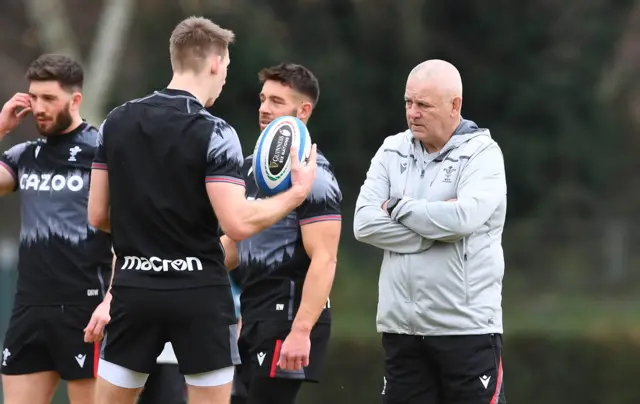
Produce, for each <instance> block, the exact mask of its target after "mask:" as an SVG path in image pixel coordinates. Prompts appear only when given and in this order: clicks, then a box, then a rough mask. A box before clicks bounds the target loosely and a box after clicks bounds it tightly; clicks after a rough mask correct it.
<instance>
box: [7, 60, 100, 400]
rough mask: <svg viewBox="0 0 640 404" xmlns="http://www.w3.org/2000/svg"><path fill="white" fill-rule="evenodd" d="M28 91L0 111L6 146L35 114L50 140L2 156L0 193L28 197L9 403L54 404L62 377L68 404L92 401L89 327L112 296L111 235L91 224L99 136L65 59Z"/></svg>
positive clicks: (78, 73)
mask: <svg viewBox="0 0 640 404" xmlns="http://www.w3.org/2000/svg"><path fill="white" fill-rule="evenodd" d="M26 78H27V80H28V81H29V92H28V94H23V93H18V94H16V95H14V96H13V97H12V98H11V99H10V100H9V101H8V102H7V103H6V104H5V105H4V107H3V108H2V112H0V141H1V140H2V139H3V138H4V137H5V136H6V135H7V134H8V133H9V132H10V131H12V130H13V129H14V128H15V127H16V126H17V125H18V124H19V123H20V122H21V121H22V120H23V119H24V118H25V117H26V116H27V115H28V114H29V113H31V114H32V115H33V117H34V119H35V121H36V127H37V129H38V131H39V132H40V134H42V135H43V138H41V139H38V140H35V141H31V142H25V143H20V144H18V145H16V146H14V147H12V148H10V149H9V150H8V151H6V152H4V154H2V155H1V156H0V196H4V195H7V194H9V193H11V192H13V191H19V192H20V194H21V198H20V199H21V220H22V224H21V231H20V255H19V266H18V286H17V293H16V296H15V304H14V308H13V313H12V315H11V320H10V322H9V329H8V330H7V333H6V336H5V339H4V346H3V348H2V352H1V355H0V367H1V369H2V375H3V376H2V390H3V395H4V402H5V403H7V404H48V403H49V402H50V401H51V397H52V396H53V394H54V392H55V390H56V387H57V385H58V382H59V380H60V378H62V379H64V380H67V382H68V383H67V386H68V393H69V401H70V402H71V404H80V403H92V402H93V389H94V384H95V374H96V369H97V366H98V353H99V348H98V345H97V344H86V343H85V342H84V341H83V332H82V330H83V328H84V327H85V325H86V324H87V322H88V321H89V319H90V317H91V313H92V312H93V310H94V309H95V307H96V306H97V305H98V303H100V301H101V300H102V298H103V296H104V293H105V280H106V281H108V279H109V278H108V276H109V271H110V262H111V251H110V238H109V236H108V235H107V234H105V233H102V232H100V231H97V230H96V229H95V228H93V227H91V226H90V225H89V223H88V221H87V199H88V194H89V175H90V171H91V163H92V161H93V156H94V154H95V151H96V145H97V139H98V131H97V129H95V128H94V127H92V126H91V125H89V124H88V123H86V122H84V121H83V120H82V118H81V117H80V112H79V111H80V105H81V103H82V85H83V71H82V67H81V66H80V65H79V64H78V63H77V62H76V61H74V60H73V59H71V58H69V57H67V56H63V55H52V54H50V55H43V56H41V57H39V58H38V59H36V60H35V61H34V62H33V63H32V64H31V66H30V67H29V68H28V70H27V73H26Z"/></svg>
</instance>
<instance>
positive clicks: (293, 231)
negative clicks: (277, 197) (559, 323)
mask: <svg viewBox="0 0 640 404" xmlns="http://www.w3.org/2000/svg"><path fill="white" fill-rule="evenodd" d="M252 159H253V156H249V157H248V158H247V159H246V160H245V162H244V166H243V173H244V178H245V182H246V185H247V189H246V196H247V199H261V198H265V196H264V195H263V194H262V193H261V192H260V190H259V189H258V187H257V185H256V181H255V176H254V173H253V172H252V168H251V166H252ZM317 164H318V169H317V171H316V179H315V182H314V183H313V187H312V189H311V193H310V194H309V196H308V197H307V199H306V200H305V201H304V202H303V203H302V204H301V205H300V206H299V207H298V208H297V209H295V210H294V211H293V212H291V213H289V215H287V217H285V218H284V219H283V220H281V221H280V222H278V223H276V224H275V225H273V226H272V227H270V228H268V229H266V230H263V231H262V232H260V233H258V234H256V235H254V236H253V237H250V238H247V239H245V240H242V241H241V242H240V243H238V259H239V267H238V269H236V270H235V271H231V272H230V273H231V276H232V277H233V278H234V280H235V281H236V282H237V283H238V284H240V285H241V288H242V294H241V295H240V308H241V311H242V319H243V321H245V322H247V323H249V322H252V321H260V320H266V319H279V320H285V321H292V320H293V319H294V318H295V315H296V313H297V312H298V307H299V306H300V301H301V298H302V288H303V285H304V281H305V278H306V276H307V272H308V270H309V264H310V263H311V260H310V259H309V256H308V255H307V252H306V250H305V248H304V244H303V242H302V233H301V226H305V225H309V224H311V223H317V222H320V221H325V220H341V213H340V203H341V201H342V193H341V191H340V187H339V186H338V182H337V181H336V178H335V176H334V175H333V171H332V169H331V165H330V164H329V161H328V160H327V159H326V158H325V157H324V156H323V155H322V154H321V153H320V152H318V157H317ZM330 321H331V314H330V304H329V302H327V304H326V306H325V309H324V310H323V311H322V314H321V315H320V317H319V319H318V323H327V322H330Z"/></svg>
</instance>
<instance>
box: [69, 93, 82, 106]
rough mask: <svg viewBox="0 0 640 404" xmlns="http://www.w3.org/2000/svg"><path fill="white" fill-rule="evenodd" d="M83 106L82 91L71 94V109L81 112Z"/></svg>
mask: <svg viewBox="0 0 640 404" xmlns="http://www.w3.org/2000/svg"><path fill="white" fill-rule="evenodd" d="M81 105H82V93H81V92H80V91H74V92H73V94H71V109H72V110H74V111H79V110H80V106H81Z"/></svg>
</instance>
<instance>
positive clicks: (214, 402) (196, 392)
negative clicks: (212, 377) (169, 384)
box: [188, 382, 232, 404]
mask: <svg viewBox="0 0 640 404" xmlns="http://www.w3.org/2000/svg"><path fill="white" fill-rule="evenodd" d="M231 385H232V384H231V382H229V383H227V384H223V385H221V386H216V387H199V386H191V385H188V386H189V404H229V402H230V401H231Z"/></svg>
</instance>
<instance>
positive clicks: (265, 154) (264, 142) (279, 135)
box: [252, 116, 311, 196]
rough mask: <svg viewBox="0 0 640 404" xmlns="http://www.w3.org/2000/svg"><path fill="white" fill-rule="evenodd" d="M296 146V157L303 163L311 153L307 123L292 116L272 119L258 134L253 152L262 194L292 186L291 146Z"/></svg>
mask: <svg viewBox="0 0 640 404" xmlns="http://www.w3.org/2000/svg"><path fill="white" fill-rule="evenodd" d="M293 145H295V146H297V147H298V160H299V161H300V163H301V164H306V161H307V159H308V158H309V154H310V152H311V136H310V135H309V130H308V129H307V126H306V125H305V124H304V122H302V121H301V120H300V119H298V118H296V117H294V116H283V117H280V118H276V119H274V120H273V121H272V122H271V123H270V124H269V125H268V126H267V127H266V128H265V129H264V131H262V133H261V134H260V137H258V141H257V142H256V147H255V149H254V151H253V167H252V168H253V174H254V176H255V179H256V185H257V186H258V188H259V189H260V190H261V191H262V192H263V193H264V194H265V195H269V196H270V195H275V194H278V193H280V192H283V191H286V190H287V189H289V188H290V187H291V159H290V156H289V154H290V152H291V146H293Z"/></svg>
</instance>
